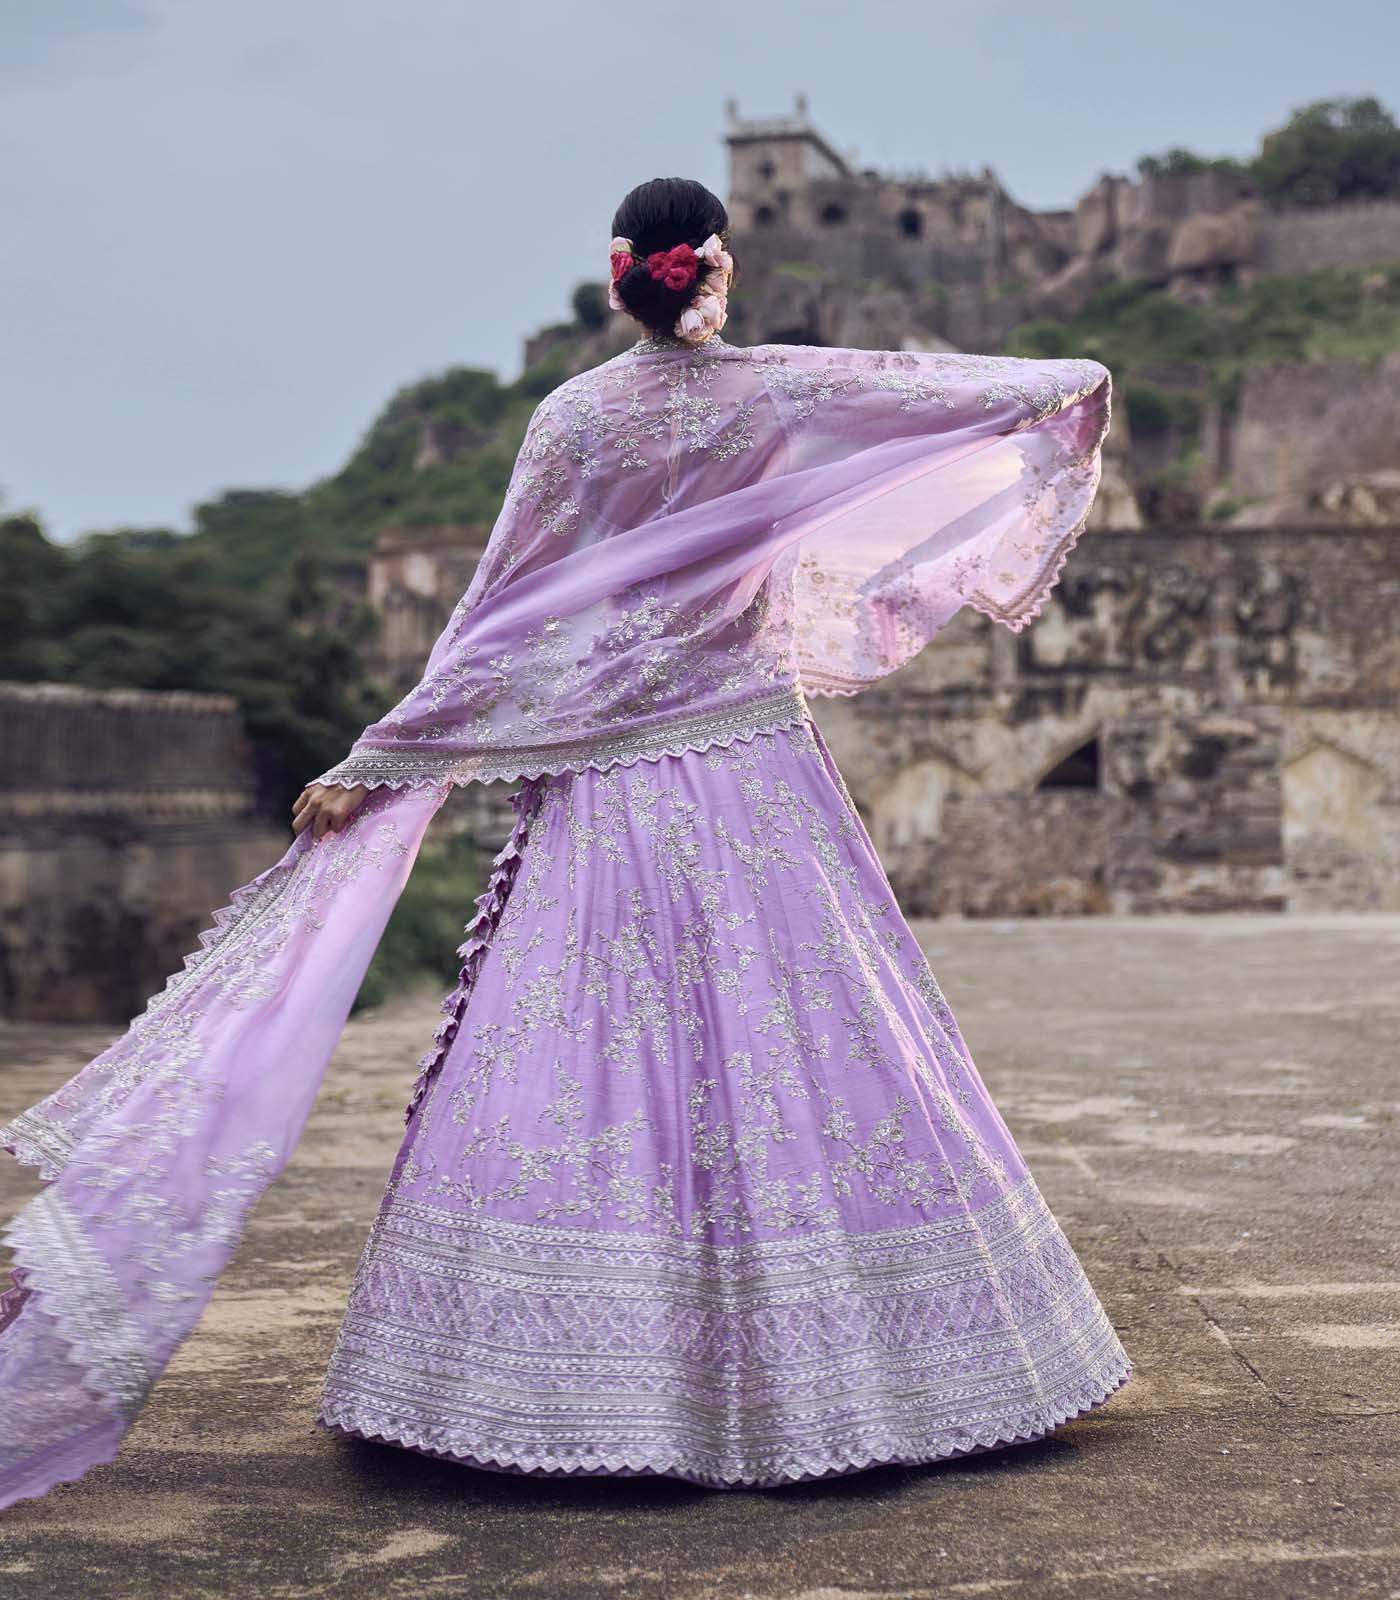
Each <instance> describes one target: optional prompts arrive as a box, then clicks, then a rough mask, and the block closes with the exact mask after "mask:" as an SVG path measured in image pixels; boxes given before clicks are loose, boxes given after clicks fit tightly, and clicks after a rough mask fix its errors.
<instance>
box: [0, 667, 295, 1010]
mask: <svg viewBox="0 0 1400 1600" xmlns="http://www.w3.org/2000/svg"><path fill="white" fill-rule="evenodd" d="M0 746H3V748H4V750H5V752H6V760H5V763H4V768H3V772H0V1015H3V1016H6V1017H9V1018H12V1019H26V1020H35V1021H75V1022H76V1021H82V1022H92V1021H110V1022H120V1021H124V1020H125V1019H126V1018H128V1017H130V1016H132V1015H134V1014H135V1013H136V1012H137V1011H139V1010H140V1009H141V1006H142V1005H143V1004H144V1002H145V1001H146V999H147V998H148V997H149V996H150V995H151V994H152V993H154V992H155V991H156V990H157V989H159V988H160V987H161V985H162V984H163V983H164V981H165V979H166V978H167V977H168V976H169V975H170V974H171V973H173V972H176V971H178V970H179V969H180V965H181V962H182V961H183V958H184V957H185V955H187V954H188V953H189V952H190V951H191V950H193V949H195V948H196V946H197V944H198V936H199V933H200V932H201V930H202V929H204V928H206V927H208V925H209V918H210V914H211V913H212V912H213V911H214V910H216V909H217V908H218V907H219V906H221V905H223V904H225V903H226V901H227V899H228V896H229V894H230V892H231V891H232V890H234V889H235V888H237V887H238V886H239V885H240V884H243V883H246V882H247V881H248V880H249V879H250V878H252V877H254V876H255V875H256V874H257V873H258V872H260V871H262V869H263V868H265V867H267V866H270V865H271V864H272V863H273V862H274V861H275V860H276V859H277V858H278V856H280V855H281V853H282V851H283V850H284V849H285V848H286V843H287V838H288V836H287V834H286V833H285V831H283V830H280V829H277V828H274V827H271V826H269V825H268V824H267V823H266V822H264V821H262V820H260V819H259V818H258V817H257V815H256V814H255V800H256V789H255V783H254V773H253V765H252V760H251V756H250V752H249V749H248V746H247V743H246V740H245V739H244V736H243V729H242V722H241V719H240V717H239V715H238V710H237V706H236V704H235V702H234V701H233V700H232V699H230V698H228V697H227V696H223V695H198V694H147V693H142V692H139V691H136V690H113V691H97V690H88V689H76V688H71V687H68V686H65V685H56V684H37V685H36V684H0Z"/></svg>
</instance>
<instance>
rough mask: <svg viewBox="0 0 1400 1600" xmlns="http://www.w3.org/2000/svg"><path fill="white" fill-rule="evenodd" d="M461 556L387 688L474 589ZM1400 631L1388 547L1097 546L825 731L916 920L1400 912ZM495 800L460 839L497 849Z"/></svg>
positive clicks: (473, 808) (422, 603)
mask: <svg viewBox="0 0 1400 1600" xmlns="http://www.w3.org/2000/svg"><path fill="white" fill-rule="evenodd" d="M468 537H470V538H471V539H473V540H475V539H476V538H478V537H479V531H478V532H472V533H470V534H469V533H468V531H467V530H464V531H463V538H464V541H465V540H466V539H467V538H468ZM447 542H448V540H447V535H446V532H445V531H444V532H443V533H442V534H441V535H433V536H431V537H429V538H426V539H425V540H424V544H423V549H422V551H421V554H422V558H423V564H422V565H421V567H420V568H419V569H418V571H419V581H420V584H421V585H422V587H420V589H419V590H417V591H416V593H417V600H416V601H415V604H417V605H418V606H419V607H420V608H421V615H422V619H423V631H422V633H421V634H420V635H419V636H417V638H416V641H415V647H414V649H413V651H412V653H411V655H407V656H403V657H400V658H399V659H398V660H397V661H395V662H393V663H386V664H388V665H389V666H390V677H391V678H392V679H393V681H394V684H395V686H396V687H407V686H408V685H410V684H412V683H413V682H414V681H416V679H417V677H418V674H419V672H420V670H421V666H422V659H423V656H424V655H425V654H426V646H423V645H422V643H421V641H422V638H424V637H426V638H427V640H428V642H429V643H431V639H432V638H433V637H435V636H436V633H437V631H438V629H439V628H440V627H441V626H442V624H443V622H445V620H446V618H447V616H448V614H449V612H450V610H451V608H452V606H453V605H454V604H455V602H456V600H457V598H458V595H459V594H460V592H461V589H462V587H464V585H465V577H464V575H463V573H462V570H461V568H460V566H459V565H457V564H455V561H454V560H453V559H448V558H447V557H444V556H442V555H441V554H440V552H441V551H442V550H443V548H444V545H445V544H446V543H447ZM408 545H409V537H408V535H396V536H395V537H394V539H393V540H392V541H391V542H390V547H389V548H387V549H386V553H385V560H386V562H387V561H392V562H393V563H398V562H401V561H402V560H403V559H404V554H405V551H406V549H407V548H408ZM463 548H464V549H465V548H466V546H465V543H464V546H463ZM472 548H477V546H476V545H475V544H473V546H472ZM434 551H437V552H439V554H438V555H436V556H435V555H434V554H433V552H434ZM434 562H435V563H436V565H434ZM395 570H398V568H397V567H395ZM431 573H436V578H435V579H434V580H432V581H433V582H435V583H436V588H435V590H433V591H432V592H431V593H430V592H429V589H430V584H429V576H430V574H431ZM374 592H384V590H383V589H382V587H377V588H375V590H374ZM389 592H390V593H393V592H397V591H395V590H392V589H391V590H389ZM1397 609H1400V527H1386V528H1373V529H1360V528H1357V529H1339V528H1306V527H1297V528H1289V529H1270V530H1265V529H1259V530H1249V531H1244V530H1235V529H1225V528H1220V527H1216V526H1211V525H1206V526H1189V527H1173V528H1159V529H1154V530H1151V531H1147V532H1143V531H1138V530H1120V531H1104V530H1100V531H1097V532H1094V533H1092V534H1090V535H1088V536H1086V538H1085V540H1084V541H1083V543H1082V545H1081V547H1080V549H1079V550H1078V551H1077V552H1076V553H1075V555H1074V556H1073V557H1072V559H1071V561H1070V564H1069V565H1068V567H1067V568H1066V569H1065V574H1064V576H1063V578H1062V580H1061V583H1060V586H1059V588H1058V589H1057V590H1056V591H1055V592H1054V594H1053V596H1052V598H1051V601H1050V603H1049V605H1048V606H1047V608H1046V611H1045V613H1044V615H1043V616H1042V617H1040V618H1039V619H1038V620H1037V622H1036V623H1035V624H1034V626H1032V627H1031V628H1029V629H1027V630H1025V631H1024V632H1023V633H1021V634H1018V635H1012V634H1010V633H1008V632H1007V631H1006V630H1005V629H1004V628H999V627H993V626H992V625H991V624H990V623H988V622H987V621H986V620H985V619H984V618H981V617H978V616H976V615H973V614H967V615H965V616H963V617H961V618H959V619H957V620H956V621H955V623H954V624H953V626H951V627H950V628H948V629H947V630H946V631H945V632H944V633H943V634H942V635H941V636H940V637H939V638H938V639H937V640H936V641H935V642H934V644H933V645H932V646H930V647H929V648H928V649H927V650H925V651H924V652H923V653H922V654H921V655H920V656H919V657H918V658H917V659H916V660H915V661H913V662H911V663H910V664H909V666H907V667H906V668H904V669H903V670H902V671H901V672H899V673H896V674H894V675H892V676H891V677H890V678H888V679H886V680H885V681H884V682H883V683H881V684H880V685H878V686H877V687H875V688H872V689H870V690H867V691H866V692H865V693H864V694H861V695H859V696H857V697H855V698H854V699H850V700H845V699H837V700H818V701H816V702H814V708H813V709H814V712H815V715H816V717H817V720H818V721H819V722H820V724H821V726H822V729H823V731H824V733H825V734H826V736H827V738H828V740H829V742H830V743H831V745H832V747H833V750H834V752H835V754H836V757H837V760H838V762H839V763H840V765H841V767H842V770H843V772H844V773H845V775H846V779H847V782H848V784H849V785H850V788H851V792H852V795H853V797H854V799H855V801H856V804H857V805H858V806H859V808H860V809H861V812H862V814H863V815H864V817H865V819H866V822H867V825H868V826H869V828H870V830H871V833H872V836H873V838H874V840H875V844H876V846H877V848H878V849H879V851H880V854H881V857H882V859H883V860H884V862H885V865H886V867H887V869H888V870H889V872H890V875H891V878H892V879H893V881H894V883H895V886H896V888H897V889H898V891H899V893H900V896H901V899H902V901H903V903H904V905H905V906H906V908H907V909H908V910H909V911H911V912H913V913H918V914H924V915H930V916H939V915H948V914H954V915H971V916H983V915H997V916H1002V915H1036V914H1050V913H1069V914H1074V913H1091V912H1107V911H1140V912H1150V911H1162V910H1195V911H1209V910H1229V909H1246V908H1248V909H1254V910H1276V911H1281V910H1287V909H1363V908H1368V907H1374V908H1386V909H1400V643H1397V641H1396V639H1395V636H1394V633H1393V630H1392V628H1391V624H1390V619H1391V618H1392V617H1393V616H1394V615H1395V614H1396V611H1397ZM507 793H508V786H505V785H490V786H481V785H470V786H469V787H468V788H467V789H466V790H464V791H460V792H459V795H458V797H457V800H456V805H455V810H454V811H453V813H452V816H453V817H454V818H455V820H456V824H457V825H458V826H461V827H464V828H468V829H470V830H471V831H473V832H474V833H476V835H477V836H478V837H479V838H481V839H482V840H483V842H485V843H489V844H491V845H492V847H493V848H494V841H495V840H497V839H498V838H499V837H500V836H502V835H503V834H504V832H505V831H506V830H507V829H508V827H509V820H508V819H509V812H508V808H507V806H506V799H505V797H506V794H507Z"/></svg>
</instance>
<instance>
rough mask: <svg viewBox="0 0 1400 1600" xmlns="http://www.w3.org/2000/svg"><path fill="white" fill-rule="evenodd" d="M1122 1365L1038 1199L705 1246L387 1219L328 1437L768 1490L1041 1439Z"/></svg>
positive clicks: (1124, 1370) (431, 1211) (406, 1208)
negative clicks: (911, 1222) (860, 1227)
mask: <svg viewBox="0 0 1400 1600" xmlns="http://www.w3.org/2000/svg"><path fill="white" fill-rule="evenodd" d="M1130 1373H1131V1365H1130V1363H1129V1361H1128V1358H1127V1356H1126V1354H1125V1353H1124V1351H1123V1348H1122V1346H1121V1344H1120V1343H1119V1342H1118V1339H1117V1336H1116V1334H1115V1333H1114V1331H1113V1328H1112V1326H1111V1324H1110V1323H1109V1321H1108V1319H1107V1316H1106V1315H1105V1313H1104V1310H1103V1307H1102V1306H1101V1305H1100V1304H1099V1302H1098V1301H1097V1299H1096V1298H1095V1296H1094V1293H1093V1290H1092V1288H1091V1287H1090V1285H1089V1283H1088V1280H1087V1279H1086V1278H1085V1277H1084V1274H1083V1271H1082V1269H1081V1268H1080V1266H1079V1264H1078V1262H1077V1260H1076V1258H1075V1256H1074V1253H1073V1251H1072V1250H1071V1248H1070V1246H1069V1244H1068V1242H1067V1241H1066V1240H1065V1238H1064V1235H1063V1234H1062V1232H1061V1231H1060V1229H1059V1227H1058V1225H1057V1224H1056V1222H1055V1220H1054V1217H1053V1216H1052V1215H1051V1213H1050V1211H1049V1209H1048V1207H1046V1205H1045V1202H1044V1200H1043V1198H1042V1197H1041V1196H1040V1194H1039V1191H1038V1190H1037V1189H1036V1187H1035V1184H1034V1182H1033V1181H1032V1180H1031V1179H1030V1178H1026V1179H1025V1180H1023V1182H1022V1183H1021V1184H1020V1185H1019V1186H1018V1187H1017V1188H1016V1189H1015V1190H1013V1191H1011V1192H1010V1193H1009V1194H1007V1195H1006V1196H1003V1197H1002V1198H1001V1199H999V1200H998V1201H997V1202H996V1203H994V1204H992V1205H989V1206H985V1207H983V1208H981V1209H980V1210H978V1211H975V1212H967V1213H960V1214H959V1215H958V1216H956V1217H952V1218H946V1219H944V1220H942V1221H940V1222H935V1223H929V1224H922V1225H918V1226H915V1227H910V1228H903V1229H897V1230H890V1231H887V1232H882V1233H870V1234H846V1233H843V1232H841V1231H840V1230H839V1229H825V1230H822V1231H821V1232H818V1233H810V1234H806V1235H803V1236H801V1237H796V1238H780V1239H772V1240H765V1241H762V1242H759V1243H755V1244H748V1245H737V1246H711V1245H706V1244H700V1243H695V1242H691V1241H684V1240H676V1239H667V1238H661V1237H656V1236H641V1235H632V1236H629V1235H626V1234H621V1233H603V1232H600V1231H594V1230H588V1229H578V1228H555V1227H543V1226H538V1225H532V1224H524V1223H511V1222H505V1221H503V1220H501V1219H499V1218H494V1219H493V1218H483V1217H481V1216H472V1215H467V1216H464V1215H462V1214H461V1213H458V1212H453V1211H450V1210H446V1209H443V1208H440V1207H435V1206H431V1205H426V1204H423V1203H421V1202H410V1201H405V1200H393V1199H386V1202H385V1205H384V1208H383V1209H382V1211H381V1213H380V1216H379V1219H378V1220H377V1221H376V1223H375V1226H374V1229H373V1230H372V1232H371V1235H370V1239H369V1242H368V1244H367V1246H366V1249H365V1255H364V1259H363V1261H362V1262H361V1264H360V1268H359V1271H358V1272H357V1274H356V1279H355V1287H354V1289H353V1291H352V1295H351V1304H350V1308H349V1311H348V1314H347V1316H346V1319H345V1322H344V1324H343V1326H342V1328H341V1331H340V1336H339V1338H338V1339H337V1342H336V1349H335V1353H334V1355H333V1356H332V1359H331V1364H330V1370H329V1372H328V1374H327V1378H326V1384H325V1389H324V1393H323V1397H322V1404H321V1408H320V1413H319V1420H320V1421H321V1422H322V1423H323V1424H325V1425H326V1426H328V1427H333V1428H336V1429H338V1430H339V1431H341V1432H344V1433H351V1434H356V1435H359V1436H360V1437H363V1438H373V1439H382V1440H385V1441H387V1442H390V1443H395V1444H400V1445H404V1446H407V1447H408V1448H411V1449H415V1450H420V1451H423V1452H424V1453H426V1454H430V1455H439V1456H446V1457H450V1458H452V1459H455V1460H460V1461H466V1462H470V1463H472V1464H475V1465H478V1466H489V1467H496V1468H505V1469H510V1470H516V1471H522V1472H543V1473H656V1474H663V1475H667V1476H674V1477H682V1478H686V1479H690V1480H692V1481H694V1482H699V1483H707V1484H717V1485H720V1486H733V1485H738V1484H746V1485H754V1486H760V1485H770V1484H779V1483H786V1482H792V1481H794V1480H797V1479H801V1478H814V1477H822V1476H826V1475H827V1474H829V1473H833V1472H844V1471H854V1470H858V1469H861V1468H865V1467H870V1466H876V1465H880V1464H882V1463H887V1462H898V1461H903V1462H916V1461H931V1460H937V1459H941V1458H944V1457H947V1456H953V1455H961V1454H966V1453H969V1452H972V1451H978V1450H985V1449H993V1448H996V1447H997V1446H1000V1445H1003V1444H1011V1443H1016V1442H1019V1441H1024V1440H1029V1439H1034V1438H1039V1437H1041V1436H1042V1435H1043V1434H1045V1433H1047V1432H1049V1431H1050V1430H1051V1429H1052V1428H1055V1427H1058V1426H1059V1425H1060V1424H1061V1423H1064V1422H1067V1421H1069V1420H1070V1419H1071V1418H1072V1417H1075V1416H1079V1415H1081V1414H1082V1413H1083V1412H1084V1411H1086V1410H1089V1409H1091V1408H1092V1407H1094V1406H1096V1405H1099V1404H1102V1402H1103V1401H1104V1400H1106V1399H1107V1398H1108V1397H1109V1396H1110V1395H1111V1394H1112V1393H1113V1392H1114V1391H1115V1390H1116V1389H1118V1388H1119V1387H1120V1386H1121V1385H1122V1384H1123V1383H1124V1382H1125V1381H1126V1380H1127V1378H1128V1377H1129V1376H1130Z"/></svg>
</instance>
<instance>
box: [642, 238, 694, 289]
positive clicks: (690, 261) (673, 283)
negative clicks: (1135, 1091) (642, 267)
mask: <svg viewBox="0 0 1400 1600" xmlns="http://www.w3.org/2000/svg"><path fill="white" fill-rule="evenodd" d="M647 271H648V272H650V273H651V275H652V277H653V278H656V279H658V280H659V281H660V282H661V283H664V284H665V285H666V287H667V288H668V289H685V288H688V287H689V286H690V285H691V284H692V283H694V282H695V280H696V278H698V277H699V275H700V257H699V256H697V255H696V253H695V252H694V251H693V250H692V249H691V248H690V246H689V245H688V244H678V245H674V246H673V247H672V248H671V249H670V250H654V251H652V253H651V254H650V255H649V256H648V257H647Z"/></svg>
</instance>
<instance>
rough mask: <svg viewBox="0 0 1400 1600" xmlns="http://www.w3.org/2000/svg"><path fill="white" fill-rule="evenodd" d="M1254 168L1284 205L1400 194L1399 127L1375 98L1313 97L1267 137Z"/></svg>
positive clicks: (1273, 197)
mask: <svg viewBox="0 0 1400 1600" xmlns="http://www.w3.org/2000/svg"><path fill="white" fill-rule="evenodd" d="M1252 172H1253V176H1254V180H1255V182H1256V183H1257V184H1258V185H1259V190H1260V193H1261V194H1263V195H1265V196H1266V197H1267V198H1269V199H1271V200H1274V201H1276V202H1279V203H1283V204H1288V205H1330V204H1332V203H1333V202H1335V201H1338V200H1356V199H1365V198H1369V197H1375V198H1380V197H1383V196H1389V195H1400V128H1398V127H1397V126H1396V123H1395V119H1394V118H1393V117H1392V116H1391V115H1390V113H1389V112H1388V111H1387V110H1386V109H1385V108H1384V106H1382V105H1381V103H1380V101H1379V100H1375V99H1372V98H1369V97H1368V98H1365V99H1359V100H1317V101H1314V102H1313V104H1311V105H1308V106H1304V107H1303V108H1302V109H1301V110H1299V111H1295V112H1294V113H1293V115H1292V116H1291V117H1290V118H1289V119H1288V121H1287V122H1286V123H1285V124H1284V126H1283V127H1282V128H1280V129H1278V131H1277V132H1275V133H1271V134H1268V135H1267V136H1266V137H1265V139H1264V141H1263V144H1262V146H1261V148H1260V151H1259V154H1258V156H1257V157H1256V158H1255V160H1254V162H1253V165H1252Z"/></svg>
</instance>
